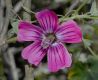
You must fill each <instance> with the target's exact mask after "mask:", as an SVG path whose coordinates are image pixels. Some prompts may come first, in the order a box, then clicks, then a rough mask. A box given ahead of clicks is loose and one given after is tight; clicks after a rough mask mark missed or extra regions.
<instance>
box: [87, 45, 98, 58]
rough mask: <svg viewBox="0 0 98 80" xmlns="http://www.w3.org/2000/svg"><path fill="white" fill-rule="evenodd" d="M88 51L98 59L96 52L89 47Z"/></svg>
mask: <svg viewBox="0 0 98 80" xmlns="http://www.w3.org/2000/svg"><path fill="white" fill-rule="evenodd" d="M87 49H88V50H89V51H90V53H91V54H92V55H93V56H94V57H97V55H96V54H95V52H94V51H93V50H92V49H91V48H90V47H89V46H88V47H87Z"/></svg>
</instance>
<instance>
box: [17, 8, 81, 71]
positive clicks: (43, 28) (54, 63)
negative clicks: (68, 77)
mask: <svg viewBox="0 0 98 80" xmlns="http://www.w3.org/2000/svg"><path fill="white" fill-rule="evenodd" d="M36 18H37V20H38V22H39V24H40V26H35V25H33V24H31V23H29V22H26V21H20V23H19V31H18V35H17V38H18V41H34V42H33V43H32V44H31V45H29V46H28V47H26V48H24V50H23V51H22V57H23V58H24V59H26V60H28V62H29V63H30V64H34V65H36V66H37V65H38V64H39V63H40V62H41V60H42V59H43V57H44V56H45V55H46V54H47V58H48V68H49V70H50V71H51V72H56V71H58V70H60V69H62V68H65V67H70V66H71V63H72V59H71V55H70V54H69V52H68V51H67V49H66V47H65V46H64V44H63V43H79V42H81V41H82V33H81V30H80V27H79V26H78V25H77V23H76V22H75V21H73V20H69V21H67V22H64V23H62V24H60V25H59V24H58V17H57V15H56V14H55V13H54V12H53V11H50V10H47V9H45V10H42V11H40V12H37V13H36Z"/></svg>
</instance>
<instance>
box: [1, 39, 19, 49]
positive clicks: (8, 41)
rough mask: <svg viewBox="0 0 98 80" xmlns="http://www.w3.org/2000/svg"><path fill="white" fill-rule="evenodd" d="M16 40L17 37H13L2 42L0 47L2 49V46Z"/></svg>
mask: <svg viewBox="0 0 98 80" xmlns="http://www.w3.org/2000/svg"><path fill="white" fill-rule="evenodd" d="M16 40H17V37H13V38H11V39H8V40H5V41H3V42H2V44H0V47H2V46H3V45H4V44H9V43H12V42H15V41H16Z"/></svg>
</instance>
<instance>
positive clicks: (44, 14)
mask: <svg viewBox="0 0 98 80" xmlns="http://www.w3.org/2000/svg"><path fill="white" fill-rule="evenodd" d="M36 18H37V20H38V21H39V23H40V25H41V27H42V28H43V30H44V31H45V32H46V33H51V32H54V31H55V30H56V29H57V26H58V17H57V15H56V14H55V13H54V12H53V11H50V10H48V9H45V10H42V11H41V12H37V13H36Z"/></svg>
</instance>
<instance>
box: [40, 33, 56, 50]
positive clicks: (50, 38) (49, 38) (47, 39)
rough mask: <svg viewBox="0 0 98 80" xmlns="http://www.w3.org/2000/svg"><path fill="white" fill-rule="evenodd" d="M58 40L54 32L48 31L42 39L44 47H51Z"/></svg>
mask: <svg viewBox="0 0 98 80" xmlns="http://www.w3.org/2000/svg"><path fill="white" fill-rule="evenodd" d="M55 41H56V36H55V34H54V33H47V34H46V35H44V36H43V39H42V44H41V45H42V47H43V48H44V49H46V48H47V47H49V46H50V45H51V44H53V43H54V42H55Z"/></svg>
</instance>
